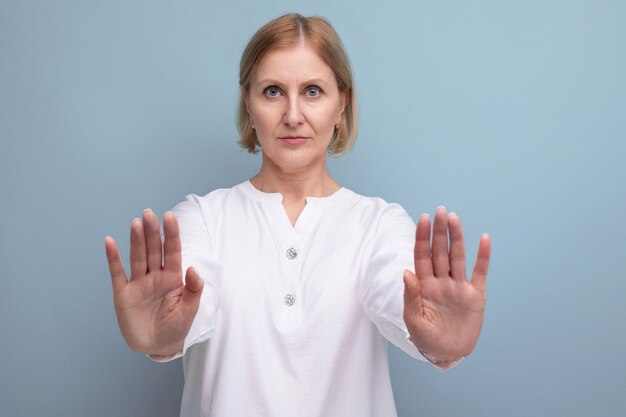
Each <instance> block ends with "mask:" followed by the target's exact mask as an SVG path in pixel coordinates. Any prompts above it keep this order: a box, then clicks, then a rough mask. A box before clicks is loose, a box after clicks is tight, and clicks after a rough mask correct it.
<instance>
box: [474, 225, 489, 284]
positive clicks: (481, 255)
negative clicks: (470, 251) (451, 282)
mask: <svg viewBox="0 0 626 417" xmlns="http://www.w3.org/2000/svg"><path fill="white" fill-rule="evenodd" d="M490 256H491V238H490V237H489V235H488V234H487V233H483V235H482V236H481V237H480V243H479V244H478V255H477V256H476V263H475V264H474V271H473V272H472V285H473V286H474V287H476V289H477V290H479V291H481V292H485V291H486V290H487V271H488V270H489V257H490Z"/></svg>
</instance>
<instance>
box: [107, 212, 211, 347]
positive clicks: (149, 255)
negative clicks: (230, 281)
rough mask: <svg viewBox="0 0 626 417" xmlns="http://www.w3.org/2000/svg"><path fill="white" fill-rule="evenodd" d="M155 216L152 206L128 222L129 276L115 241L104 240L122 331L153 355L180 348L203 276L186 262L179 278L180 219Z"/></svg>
mask: <svg viewBox="0 0 626 417" xmlns="http://www.w3.org/2000/svg"><path fill="white" fill-rule="evenodd" d="M163 231H164V235H165V238H164V241H163V245H161V235H160V229H159V220H158V218H157V217H156V215H155V214H154V213H153V212H152V211H151V210H146V211H144V213H143V220H141V219H135V220H134V221H133V222H132V224H131V227H130V272H131V274H130V280H128V279H127V277H126V273H125V272H124V265H123V264H122V262H121V261H120V254H119V250H118V247H117V244H116V243H115V241H114V240H113V238H111V237H110V236H107V238H106V239H105V246H106V255H107V259H108V261H109V271H110V273H111V280H112V282H113V300H114V303H115V312H116V314H117V321H118V323H119V326H120V330H121V331H122V335H123V336H124V339H125V340H126V343H128V346H130V348H131V349H133V350H135V351H138V352H143V353H148V354H151V355H155V356H169V355H172V354H175V353H176V352H179V351H181V350H182V347H183V342H184V339H185V336H186V335H187V333H188V332H189V328H190V327H191V324H192V322H193V319H194V317H195V315H196V312H197V311H198V305H199V302H200V294H201V293H202V288H203V285H204V283H203V281H202V279H201V278H200V277H199V276H198V274H197V272H196V271H195V269H193V268H192V267H189V268H188V269H187V272H186V275H185V283H183V280H182V266H181V244H180V236H179V231H178V222H177V221H176V217H175V216H174V214H172V213H171V212H168V213H165V216H164V217H163Z"/></svg>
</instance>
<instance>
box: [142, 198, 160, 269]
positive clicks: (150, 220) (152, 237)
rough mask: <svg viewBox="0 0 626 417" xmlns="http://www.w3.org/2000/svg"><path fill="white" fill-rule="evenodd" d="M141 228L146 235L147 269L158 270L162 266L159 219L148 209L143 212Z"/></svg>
mask: <svg viewBox="0 0 626 417" xmlns="http://www.w3.org/2000/svg"><path fill="white" fill-rule="evenodd" d="M143 229H144V235H145V236H146V256H147V259H148V270H149V271H158V270H160V269H161V266H162V258H161V255H162V253H161V251H162V250H163V246H162V245H161V231H160V228H159V219H157V216H156V214H154V213H153V212H152V210H150V209H146V210H144V212H143Z"/></svg>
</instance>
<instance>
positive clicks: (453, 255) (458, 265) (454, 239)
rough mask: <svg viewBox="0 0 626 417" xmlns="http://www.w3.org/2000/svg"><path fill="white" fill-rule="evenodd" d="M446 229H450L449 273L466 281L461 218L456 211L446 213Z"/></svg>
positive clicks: (456, 278)
mask: <svg viewBox="0 0 626 417" xmlns="http://www.w3.org/2000/svg"><path fill="white" fill-rule="evenodd" d="M448 229H449V231H450V273H451V275H452V278H453V279H455V280H457V281H467V271H466V269H465V242H464V239H463V228H462V227H461V219H460V218H459V216H457V214H456V213H450V214H449V215H448Z"/></svg>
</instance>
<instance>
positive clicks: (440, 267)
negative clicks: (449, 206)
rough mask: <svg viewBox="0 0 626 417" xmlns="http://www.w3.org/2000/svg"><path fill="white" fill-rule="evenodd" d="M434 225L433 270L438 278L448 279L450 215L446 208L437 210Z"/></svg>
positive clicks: (441, 207)
mask: <svg viewBox="0 0 626 417" xmlns="http://www.w3.org/2000/svg"><path fill="white" fill-rule="evenodd" d="M433 223H434V224H433V247H432V258H433V270H434V272H435V276H436V277H447V276H449V274H450V260H449V253H448V215H447V213H446V208H445V207H443V206H440V207H438V208H437V211H436V212H435V221H434V222H433Z"/></svg>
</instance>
